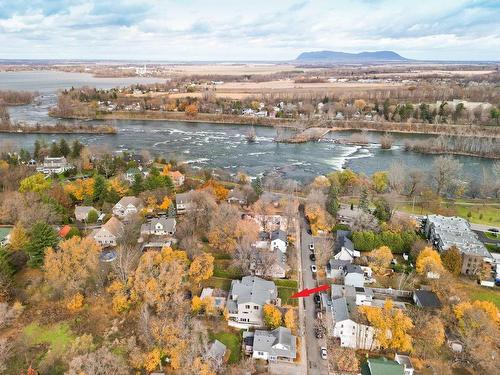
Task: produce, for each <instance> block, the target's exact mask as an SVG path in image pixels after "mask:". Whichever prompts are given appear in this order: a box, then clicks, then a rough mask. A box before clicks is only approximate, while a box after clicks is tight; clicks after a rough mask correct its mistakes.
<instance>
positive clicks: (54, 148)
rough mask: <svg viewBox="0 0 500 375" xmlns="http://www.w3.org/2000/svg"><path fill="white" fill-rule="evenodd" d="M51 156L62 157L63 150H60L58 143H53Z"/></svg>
mask: <svg viewBox="0 0 500 375" xmlns="http://www.w3.org/2000/svg"><path fill="white" fill-rule="evenodd" d="M50 156H51V157H58V156H61V150H59V145H58V144H57V143H56V142H52V144H51V145H50Z"/></svg>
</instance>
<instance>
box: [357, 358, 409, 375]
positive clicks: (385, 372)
mask: <svg viewBox="0 0 500 375" xmlns="http://www.w3.org/2000/svg"><path fill="white" fill-rule="evenodd" d="M361 375H405V373H404V369H403V365H401V364H399V363H398V362H396V361H391V360H389V359H387V358H368V360H367V361H366V363H364V364H363V365H362V366H361Z"/></svg>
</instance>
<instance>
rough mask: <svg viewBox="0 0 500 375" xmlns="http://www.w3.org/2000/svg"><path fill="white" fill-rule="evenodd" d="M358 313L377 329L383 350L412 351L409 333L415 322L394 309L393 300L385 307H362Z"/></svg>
mask: <svg viewBox="0 0 500 375" xmlns="http://www.w3.org/2000/svg"><path fill="white" fill-rule="evenodd" d="M358 311H359V312H361V313H362V314H363V315H364V316H365V317H366V319H367V320H368V322H369V323H370V325H371V326H372V327H373V328H375V339H376V340H377V342H378V344H379V345H380V346H381V347H382V348H384V349H393V350H397V351H411V350H412V337H411V336H410V333H409V332H410V330H411V329H412V328H413V322H412V320H411V319H410V318H409V317H407V316H406V315H405V314H404V313H403V311H402V310H401V309H398V308H395V307H394V304H393V302H392V300H390V299H388V300H386V301H385V302H384V306H383V307H374V306H360V307H359V308H358Z"/></svg>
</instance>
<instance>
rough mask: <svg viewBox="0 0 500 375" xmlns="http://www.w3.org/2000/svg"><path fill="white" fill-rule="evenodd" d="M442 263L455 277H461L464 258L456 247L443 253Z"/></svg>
mask: <svg viewBox="0 0 500 375" xmlns="http://www.w3.org/2000/svg"><path fill="white" fill-rule="evenodd" d="M441 262H442V263H443V266H444V268H446V269H447V270H448V271H450V273H452V274H453V275H455V276H456V275H459V274H460V271H461V269H462V256H461V255H460V250H459V249H458V248H457V247H456V246H452V247H450V248H449V249H448V250H445V251H443V252H442V253H441Z"/></svg>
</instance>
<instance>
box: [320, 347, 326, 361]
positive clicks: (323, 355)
mask: <svg viewBox="0 0 500 375" xmlns="http://www.w3.org/2000/svg"><path fill="white" fill-rule="evenodd" d="M326 358H327V356H326V348H325V347H324V346H322V347H321V359H325V360H326Z"/></svg>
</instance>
